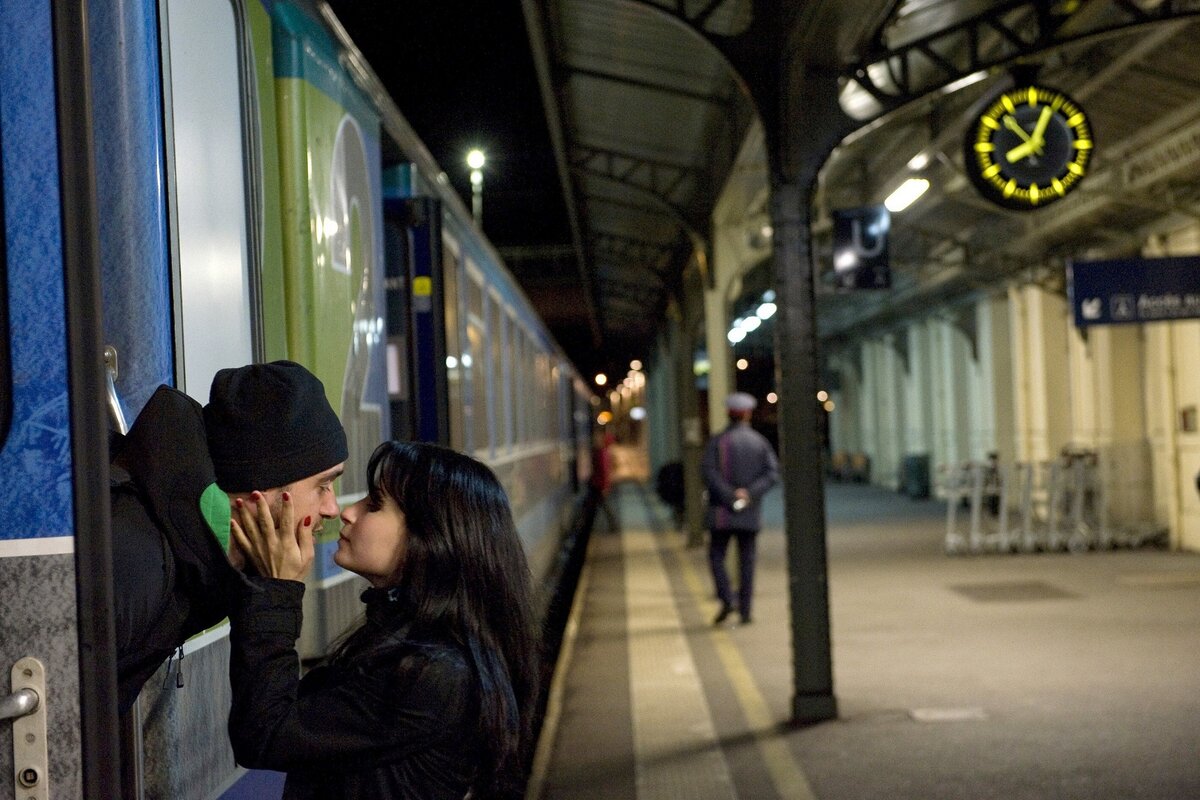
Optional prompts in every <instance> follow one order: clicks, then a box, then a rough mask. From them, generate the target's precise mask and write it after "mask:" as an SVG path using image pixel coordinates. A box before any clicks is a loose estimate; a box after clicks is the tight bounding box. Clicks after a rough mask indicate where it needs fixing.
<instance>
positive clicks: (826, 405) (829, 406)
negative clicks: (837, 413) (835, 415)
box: [822, 400, 834, 412]
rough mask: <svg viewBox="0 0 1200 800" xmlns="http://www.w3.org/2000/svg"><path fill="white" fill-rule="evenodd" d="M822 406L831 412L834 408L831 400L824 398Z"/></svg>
mask: <svg viewBox="0 0 1200 800" xmlns="http://www.w3.org/2000/svg"><path fill="white" fill-rule="evenodd" d="M822 408H824V409H825V410H826V411H829V412H832V411H833V409H834V405H833V401H832V400H826V401H825V403H824V404H823V405H822Z"/></svg>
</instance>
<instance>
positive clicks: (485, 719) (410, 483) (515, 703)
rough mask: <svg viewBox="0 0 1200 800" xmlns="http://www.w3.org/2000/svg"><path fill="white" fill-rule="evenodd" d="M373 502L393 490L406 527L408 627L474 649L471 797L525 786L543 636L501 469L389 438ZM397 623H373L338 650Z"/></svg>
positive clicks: (402, 584) (378, 458)
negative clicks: (475, 741)
mask: <svg viewBox="0 0 1200 800" xmlns="http://www.w3.org/2000/svg"><path fill="white" fill-rule="evenodd" d="M367 477H368V482H369V485H370V494H369V498H370V499H369V502H370V503H372V504H374V505H375V506H376V507H378V505H380V504H382V502H383V498H384V497H385V496H386V497H390V498H391V499H392V500H393V501H394V502H395V503H396V505H397V506H399V508H400V510H401V511H403V512H404V517H405V522H406V525H407V528H408V538H407V541H406V545H405V552H404V561H403V564H402V565H401V568H400V581H399V584H398V585H397V586H396V587H394V588H393V589H392V595H393V596H394V597H395V599H396V602H395V604H394V605H395V607H396V609H397V616H396V621H397V623H398V624H399V625H402V626H403V628H404V629H405V630H406V631H407V636H408V637H409V638H412V639H420V638H423V637H426V636H445V635H447V634H449V635H450V636H451V637H453V638H454V639H455V640H457V641H458V642H459V644H461V645H463V646H464V647H465V648H466V649H467V650H468V651H469V653H470V658H471V661H472V662H473V665H474V668H475V672H476V676H477V678H478V681H479V728H478V730H479V737H480V746H481V748H482V751H483V753H484V758H483V759H482V763H481V764H480V769H479V773H478V775H477V776H476V780H475V783H474V785H473V786H472V789H471V791H472V797H473V798H477V799H478V800H482V798H490V797H509V796H520V794H521V792H522V790H523V788H524V769H525V759H526V757H527V755H528V748H529V746H530V744H531V743H530V738H531V736H532V733H531V728H532V724H531V723H532V720H531V717H532V715H533V713H534V708H535V705H536V702H537V689H538V685H537V684H538V652H537V651H538V639H537V636H536V633H535V629H534V625H533V612H532V601H531V590H530V576H529V566H528V564H527V563H526V560H525V553H524V551H523V550H522V548H521V542H520V539H519V538H518V536H517V531H516V526H515V525H514V524H513V518H512V511H511V509H510V508H509V504H508V497H507V496H506V495H505V493H504V489H503V487H501V485H500V482H499V480H497V478H496V476H495V474H494V473H493V472H492V471H491V470H490V469H488V468H487V467H486V466H484V465H483V464H481V463H480V462H478V461H476V460H475V459H473V458H471V457H469V456H465V455H463V454H462V453H459V452H457V451H454V450H450V449H447V448H445V447H439V446H437V445H431V444H424V443H420V442H384V443H383V444H381V445H380V446H379V447H378V448H376V450H375V452H374V453H373V454H372V455H371V460H370V461H369V462H368V465H367ZM394 634H395V629H380V628H378V627H376V626H372V625H367V626H365V627H363V628H360V629H359V630H358V631H356V632H355V633H354V634H353V635H351V636H350V638H349V639H347V640H346V641H345V642H344V643H343V644H342V646H341V648H340V649H339V651H338V653H337V655H335V656H334V658H335V660H339V659H341V658H344V657H346V656H349V655H351V654H353V653H357V652H362V651H363V650H364V649H371V647H372V646H373V645H375V644H377V643H379V641H380V640H381V639H384V638H387V637H391V636H393V635H394Z"/></svg>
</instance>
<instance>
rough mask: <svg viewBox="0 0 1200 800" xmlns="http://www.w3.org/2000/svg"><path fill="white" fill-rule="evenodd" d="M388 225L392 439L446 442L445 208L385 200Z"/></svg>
mask: <svg viewBox="0 0 1200 800" xmlns="http://www.w3.org/2000/svg"><path fill="white" fill-rule="evenodd" d="M383 220H384V222H383V224H384V230H385V233H384V237H385V257H386V260H387V279H386V284H385V285H386V287H387V329H388V350H387V352H388V398H389V405H390V406H391V419H392V438H394V439H412V440H417V441H423V442H437V443H439V444H449V443H450V419H449V410H448V403H449V394H448V392H449V387H448V385H447V376H446V371H447V364H448V362H447V360H446V353H447V351H446V314H445V308H446V302H445V286H444V282H443V273H442V265H443V250H442V204H441V202H440V201H438V200H436V199H434V198H430V197H405V198H393V199H388V200H387V201H386V202H385V203H384V212H383Z"/></svg>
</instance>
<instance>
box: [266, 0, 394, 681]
mask: <svg viewBox="0 0 1200 800" xmlns="http://www.w3.org/2000/svg"><path fill="white" fill-rule="evenodd" d="M273 14H274V24H275V53H274V56H275V73H276V97H277V101H278V119H279V122H278V127H279V152H280V163H281V181H280V185H281V190H282V198H283V204H282V217H283V231H284V233H283V252H284V288H285V301H286V303H285V307H286V330H287V341H288V352H289V356H290V357H291V358H292V359H293V360H296V361H299V362H300V363H302V364H305V365H307V366H308V367H309V368H311V369H312V370H313V372H315V373H316V374H317V376H318V377H319V378H321V380H322V382H324V384H325V391H326V393H327V395H328V396H329V401H330V404H331V405H332V406H333V408H334V410H335V411H337V412H338V414H339V416H340V417H341V419H342V424H343V425H344V426H345V428H346V435H347V439H348V440H349V443H350V457H349V459H348V461H347V462H346V472H345V474H344V475H343V477H342V479H341V481H340V489H339V495H340V497H341V499H342V500H343V502H352V501H353V500H355V499H357V498H358V497H359V496H361V495H362V493H364V492H365V491H366V465H367V459H368V458H369V456H370V454H371V452H372V451H373V450H374V448H375V447H376V446H377V445H378V444H379V442H380V441H382V440H383V439H384V438H386V436H387V433H388V423H387V413H386V410H387V397H386V382H385V379H384V364H383V358H384V353H383V334H384V323H383V311H384V307H385V306H384V298H383V266H384V264H383V255H382V254H383V224H382V200H381V185H380V180H381V179H380V171H381V167H380V164H381V156H380V145H379V118H378V116H377V114H375V112H374V111H373V110H372V109H371V107H370V106H369V105H368V104H367V103H366V102H365V100H364V99H363V97H362V95H361V94H360V93H359V92H358V90H357V88H356V87H355V86H354V84H353V82H352V81H351V80H350V79H349V77H348V76H347V75H346V74H345V72H344V71H343V69H342V67H341V65H340V64H339V63H338V60H337V55H336V51H335V49H334V46H333V43H332V41H331V40H330V39H329V37H328V34H327V33H326V31H325V29H324V28H323V27H322V26H321V25H320V24H319V23H318V22H317V20H315V19H314V18H312V17H311V16H309V14H308V13H307V12H306V11H305V10H303V9H302V8H299V7H296V6H292V5H288V4H277V5H276V6H275V8H274V11H273ZM339 528H340V523H338V522H336V521H334V522H330V523H326V525H325V530H324V531H323V532H322V533H320V534H319V535H318V538H317V560H316V566H315V568H314V571H313V577H312V579H311V583H310V588H311V589H312V591H310V592H309V593H308V595H307V596H306V598H305V633H304V636H303V638H302V640H301V653H302V655H304V656H306V657H310V656H312V657H315V656H319V655H321V654H323V653H324V652H325V650H326V648H327V647H328V645H329V643H330V642H332V641H333V639H334V638H336V637H337V636H338V635H340V634H341V633H342V631H343V630H344V629H345V628H346V626H347V625H348V624H350V623H351V622H352V621H353V620H354V619H355V618H356V617H357V616H358V615H359V614H360V613H361V606H360V604H359V602H358V595H359V593H360V592H361V589H362V582H361V581H360V580H359V579H358V578H356V577H355V576H353V575H351V574H350V573H347V572H345V571H344V570H342V569H341V568H340V567H338V566H337V565H336V564H334V562H333V554H334V552H335V551H336V550H337V539H338V529H339Z"/></svg>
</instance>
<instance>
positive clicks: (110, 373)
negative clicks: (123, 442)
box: [104, 344, 129, 434]
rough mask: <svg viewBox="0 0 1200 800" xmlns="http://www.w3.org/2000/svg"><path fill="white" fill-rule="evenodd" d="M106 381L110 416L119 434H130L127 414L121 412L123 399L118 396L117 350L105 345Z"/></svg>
mask: <svg viewBox="0 0 1200 800" xmlns="http://www.w3.org/2000/svg"><path fill="white" fill-rule="evenodd" d="M104 379H105V384H106V387H105V388H106V389H107V399H108V415H109V417H110V418H111V419H112V423H113V427H115V428H116V429H117V433H122V434H124V433H129V425H128V423H126V422H125V412H124V411H122V410H121V398H119V397H118V396H117V348H115V347H113V346H112V345H111V344H106V345H104Z"/></svg>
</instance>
